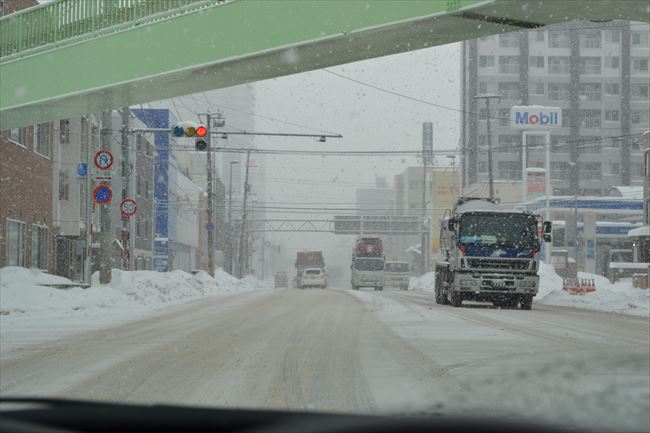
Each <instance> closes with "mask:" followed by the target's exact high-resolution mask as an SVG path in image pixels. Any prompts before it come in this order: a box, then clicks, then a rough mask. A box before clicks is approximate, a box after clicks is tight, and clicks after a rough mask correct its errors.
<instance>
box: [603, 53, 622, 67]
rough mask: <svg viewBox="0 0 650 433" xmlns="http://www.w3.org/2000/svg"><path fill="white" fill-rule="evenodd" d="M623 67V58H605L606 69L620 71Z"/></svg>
mask: <svg viewBox="0 0 650 433" xmlns="http://www.w3.org/2000/svg"><path fill="white" fill-rule="evenodd" d="M620 66H621V58H620V57H615V56H607V57H605V67H606V68H609V69H618V68H619V67H620Z"/></svg>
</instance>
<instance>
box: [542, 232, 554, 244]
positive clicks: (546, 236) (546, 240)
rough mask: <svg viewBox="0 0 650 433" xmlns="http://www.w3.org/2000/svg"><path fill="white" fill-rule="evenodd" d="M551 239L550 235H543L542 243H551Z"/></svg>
mask: <svg viewBox="0 0 650 433" xmlns="http://www.w3.org/2000/svg"><path fill="white" fill-rule="evenodd" d="M552 240H553V238H552V237H551V235H550V233H544V242H551V241H552Z"/></svg>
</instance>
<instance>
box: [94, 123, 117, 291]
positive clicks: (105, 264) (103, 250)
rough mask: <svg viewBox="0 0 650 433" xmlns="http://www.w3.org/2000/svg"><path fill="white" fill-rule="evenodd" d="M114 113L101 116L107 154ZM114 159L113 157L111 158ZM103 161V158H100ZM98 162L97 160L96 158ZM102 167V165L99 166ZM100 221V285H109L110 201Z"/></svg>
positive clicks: (101, 209) (104, 148)
mask: <svg viewBox="0 0 650 433" xmlns="http://www.w3.org/2000/svg"><path fill="white" fill-rule="evenodd" d="M112 115H113V113H112V112H111V111H105V112H102V116H101V134H100V140H101V147H102V150H105V151H109V152H106V153H105V154H110V148H111V143H112V137H111V130H112V123H113V118H112ZM111 158H112V157H111ZM100 159H101V158H100ZM96 160H97V158H96ZM99 165H101V163H100V164H99ZM111 165H112V159H111V161H110V163H108V162H106V163H105V165H103V166H105V167H106V168H110V166H111ZM99 221H100V224H101V233H100V237H99V239H100V251H99V283H100V284H109V283H110V282H111V268H112V255H113V254H112V253H113V249H112V245H111V244H112V241H113V239H112V238H113V235H112V230H111V228H112V227H111V205H110V201H109V202H107V203H105V204H104V205H102V206H101V207H100V210H99Z"/></svg>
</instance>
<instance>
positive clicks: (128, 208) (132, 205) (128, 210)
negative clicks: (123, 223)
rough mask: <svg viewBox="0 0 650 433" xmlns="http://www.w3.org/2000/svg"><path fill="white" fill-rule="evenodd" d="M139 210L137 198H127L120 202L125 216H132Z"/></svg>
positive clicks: (121, 211) (121, 210)
mask: <svg viewBox="0 0 650 433" xmlns="http://www.w3.org/2000/svg"><path fill="white" fill-rule="evenodd" d="M137 211H138V205H137V203H136V202H135V200H133V199H131V198H125V199H124V200H122V201H121V202H120V213H121V214H122V216H123V217H131V216H133V215H135V213H136V212H137Z"/></svg>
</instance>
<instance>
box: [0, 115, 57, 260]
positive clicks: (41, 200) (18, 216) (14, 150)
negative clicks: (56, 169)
mask: <svg viewBox="0 0 650 433" xmlns="http://www.w3.org/2000/svg"><path fill="white" fill-rule="evenodd" d="M26 129H27V133H26V139H25V140H24V141H26V143H23V144H24V146H19V145H18V144H15V143H14V142H12V141H10V140H9V139H8V137H9V134H8V132H6V131H5V132H2V134H1V135H0V267H3V266H6V264H7V260H6V252H7V245H6V237H7V219H11V220H17V221H22V222H24V223H25V242H24V245H25V249H24V266H26V267H31V266H32V228H33V225H34V224H37V225H40V226H46V227H47V228H48V236H47V238H48V239H47V245H48V247H47V254H48V258H47V269H48V271H49V272H52V270H53V264H54V261H53V259H54V245H53V243H54V241H53V227H52V161H51V159H50V158H47V157H43V156H41V155H39V154H37V153H35V152H34V151H33V142H34V128H33V127H28V128H26Z"/></svg>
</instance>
